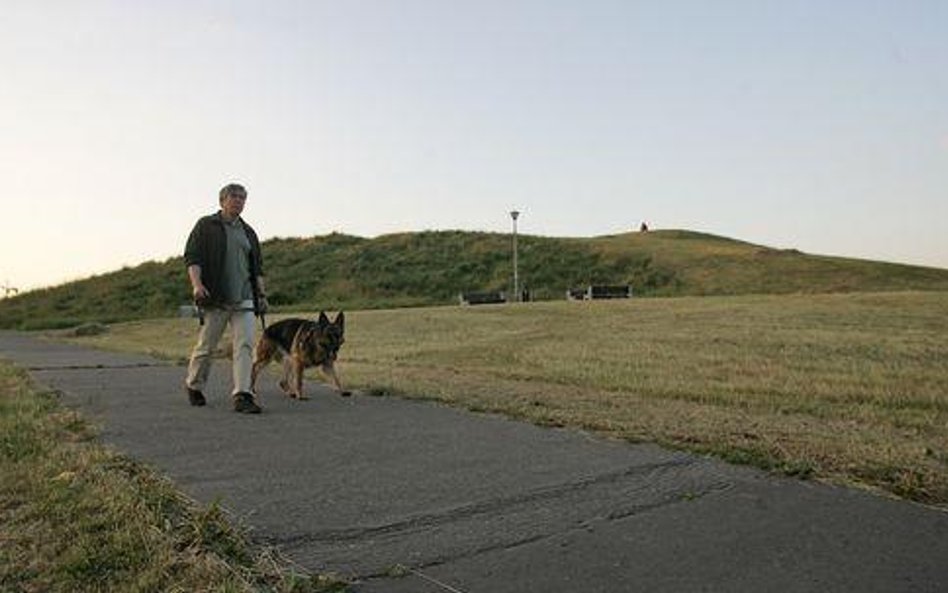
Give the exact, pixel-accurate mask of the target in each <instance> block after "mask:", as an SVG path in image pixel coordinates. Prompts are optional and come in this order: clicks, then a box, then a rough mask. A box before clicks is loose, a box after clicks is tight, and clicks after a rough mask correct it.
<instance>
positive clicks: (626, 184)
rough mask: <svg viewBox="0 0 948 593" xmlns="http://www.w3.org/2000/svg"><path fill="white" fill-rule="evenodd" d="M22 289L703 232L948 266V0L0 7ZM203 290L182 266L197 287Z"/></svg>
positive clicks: (443, 0) (0, 102)
mask: <svg viewBox="0 0 948 593" xmlns="http://www.w3.org/2000/svg"><path fill="white" fill-rule="evenodd" d="M0 73H2V82H0V184H2V185H0V200H2V205H3V206H2V218H0V220H2V233H0V283H3V286H13V287H16V288H19V289H20V290H21V291H22V290H27V289H32V288H38V287H43V286H51V285H56V284H60V283H63V282H67V281H72V280H76V279H80V278H84V277H87V276H90V275H93V274H100V273H105V272H110V271H114V270H117V269H120V268H122V267H124V266H135V265H137V264H140V263H142V262H145V261H151V260H157V261H164V260H165V259H167V258H169V257H172V256H176V255H180V254H181V253H182V251H183V249H184V242H185V239H186V237H187V234H188V233H189V231H190V230H191V227H192V226H193V225H194V222H195V221H196V220H197V218H198V217H200V216H202V215H204V214H209V213H212V212H214V211H216V209H217V205H218V204H217V192H218V190H219V189H220V188H221V187H222V186H223V185H225V184H226V183H229V182H232V181H234V182H239V183H243V184H244V185H245V186H246V187H247V189H248V190H249V199H248V201H247V205H246V208H245V210H244V218H245V219H246V220H247V221H248V222H249V223H250V224H251V225H253V226H254V228H255V229H256V230H257V232H258V233H259V235H260V236H261V238H263V239H266V238H271V237H310V236H314V235H324V234H327V233H331V232H340V233H346V234H351V235H358V236H362V237H375V236H379V235H383V234H388V233H397V232H411V231H423V230H448V229H463V230H476V231H488V232H510V231H511V227H512V221H511V218H510V215H509V212H510V211H511V210H518V211H520V212H521V215H520V218H519V220H518V222H517V224H518V232H519V233H521V234H529V235H544V236H556V237H566V236H569V237H589V236H597V235H606V234H613V233H620V232H628V231H631V230H633V229H637V228H638V227H639V225H640V223H642V222H643V221H647V222H648V224H649V225H650V226H651V227H652V228H654V229H672V228H675V229H690V230H695V231H702V232H707V233H713V234H716V235H722V236H726V237H731V238H735V239H740V240H743V241H748V242H751V243H756V244H761V245H766V246H770V247H776V248H784V249H789V248H794V249H799V250H801V251H804V252H806V253H813V254H821V255H836V256H843V257H853V258H861V259H871V260H881V261H890V262H902V263H910V264H916V265H924V266H934V267H940V268H948V232H946V231H948V228H946V227H948V195H946V193H948V2H944V1H943V0H931V1H923V0H891V1H873V0H858V1H857V0H831V1H826V0H799V1H794V2H787V1H785V0H715V1H713V2H712V1H707V0H703V1H697V0H694V1H688V0H668V1H658V0H654V1H636V0H569V1H567V0H542V1H541V0H463V1H462V0H336V1H320V0H310V1H304V0H299V1H290V0H259V1H246V0H234V1H226V2H225V1H209V0H187V1H184V0H163V1H162V2H153V1H150V0H116V1H98V0H88V1H84V0H0ZM185 282H186V278H185V274H184V270H183V269H182V283H185Z"/></svg>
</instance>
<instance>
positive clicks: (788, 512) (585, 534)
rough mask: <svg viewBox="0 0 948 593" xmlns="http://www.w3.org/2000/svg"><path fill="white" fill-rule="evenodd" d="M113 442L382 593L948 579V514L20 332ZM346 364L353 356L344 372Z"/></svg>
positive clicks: (313, 561) (772, 586) (678, 455)
mask: <svg viewBox="0 0 948 593" xmlns="http://www.w3.org/2000/svg"><path fill="white" fill-rule="evenodd" d="M0 358H5V359H8V360H11V361H13V362H14V363H16V364H18V365H20V366H22V367H25V368H28V369H30V372H31V374H32V375H33V376H34V378H35V379H36V380H37V381H38V382H39V383H41V384H44V385H46V386H48V387H50V388H51V389H55V390H57V391H59V392H61V393H62V397H63V399H64V401H65V403H66V404H67V405H71V406H76V407H78V408H79V409H80V410H82V411H83V412H84V413H85V414H86V415H87V416H88V417H89V418H91V419H92V420H93V421H95V422H96V423H98V424H99V425H100V426H101V438H102V440H103V441H105V442H106V443H108V444H110V445H113V446H114V447H116V448H118V449H120V450H122V451H123V452H125V453H127V454H128V455H131V456H132V457H135V458H137V459H139V460H142V461H145V462H147V463H149V464H151V465H152V466H154V467H156V468H158V469H159V470H160V471H162V472H164V473H165V474H167V475H168V476H170V477H171V478H172V479H174V480H175V482H176V483H177V484H178V485H179V486H180V487H181V489H182V490H183V491H184V492H186V493H187V494H189V495H190V496H192V497H194V498H195V499H197V500H198V501H200V502H203V503H209V502H212V501H220V502H221V504H222V505H223V506H225V507H226V508H228V509H230V510H231V511H232V512H233V513H234V514H235V515H236V516H237V517H238V518H240V520H241V521H242V522H244V523H245V524H246V525H247V526H249V527H250V528H251V536H252V537H254V538H255V539H257V541H260V542H264V543H267V544H270V545H274V546H276V547H278V548H279V549H280V550H281V551H282V552H283V553H284V554H285V555H287V556H288V557H289V558H291V559H292V560H294V561H295V562H296V563H298V564H300V565H301V566H303V567H305V568H306V569H308V570H311V571H328V572H333V573H335V574H337V575H339V576H342V577H345V578H349V579H352V580H353V581H354V582H355V585H354V587H353V589H354V590H355V591H357V592H362V593H376V592H393V593H399V592H405V593H408V592H411V593H436V592H438V593H440V592H443V591H463V592H464V593H469V592H474V591H485V592H491V593H501V592H518V593H525V592H534V591H535V592H541V591H543V592H551V591H584V592H593V591H602V592H616V591H649V592H652V591H659V592H660V591H676V592H677V591H761V590H768V591H829V590H832V591H860V592H863V591H943V590H945V589H946V588H948V562H946V561H945V558H948V513H945V512H943V511H940V510H936V509H932V508H928V507H924V506H921V505H916V504H911V503H907V502H903V501H896V500H891V499H887V498H883V497H880V496H876V495H873V494H870V493H867V492H863V491H859V490H854V489H847V488H839V487H832V486H828V485H824V484H820V483H814V482H803V481H797V480H793V479H787V478H780V477H775V476H770V475H767V474H765V473H763V472H759V471H756V470H753V469H749V468H741V467H734V466H730V465H727V464H724V463H722V462H719V461H715V460H712V459H707V458H704V457H700V456H695V455H691V454H686V453H682V452H675V451H668V450H664V449H661V448H659V447H656V446H653V445H647V444H637V445H630V444H627V443H622V442H616V441H609V440H604V439H601V438H597V437H594V436H591V435H588V434H586V433H583V432H580V431H573V430H562V429H549V428H541V427H536V426H532V425H528V424H524V423H520V422H515V421H512V420H507V419H504V418H501V417H498V416H492V415H484V414H473V413H470V412H465V411H462V410H457V409H452V408H448V407H444V406H440V405H436V404H431V403H423V402H416V401H407V400H401V399H396V398H387V397H370V396H365V395H361V394H358V393H357V394H356V395H355V396H354V397H352V398H340V397H338V396H337V395H335V394H334V393H333V392H332V391H331V390H330V389H329V388H327V387H325V386H323V385H322V384H319V383H313V382H310V383H308V384H307V387H306V388H307V392H308V393H309V394H310V395H311V396H312V398H313V399H311V400H309V401H304V402H297V401H293V400H290V399H288V398H285V397H284V396H282V394H280V392H279V389H278V388H277V386H276V383H275V380H274V376H272V375H270V376H266V377H263V378H262V379H261V383H260V385H259V387H260V398H259V399H260V401H261V403H262V405H263V407H264V413H263V414H261V415H259V416H247V415H239V414H235V413H234V412H232V411H231V407H230V398H229V395H228V388H227V380H228V378H227V373H228V372H229V364H228V363H227V362H226V361H219V362H218V363H217V364H215V367H214V373H213V375H212V383H211V385H210V387H209V389H208V390H207V396H208V405H207V406H206V407H204V408H193V407H191V406H189V405H188V403H187V398H186V396H185V394H184V392H183V387H182V382H183V377H184V372H185V370H184V368H183V367H179V366H174V365H171V364H168V363H163V362H160V361H156V360H153V359H151V358H149V357H146V356H138V355H127V354H114V353H105V352H101V351H96V350H92V349H87V348H82V347H78V346H74V345H66V344H58V343H52V342H45V341H41V340H39V339H37V338H35V337H32V336H28V335H24V334H18V333H11V332H0ZM340 367H341V371H342V373H343V375H344V373H345V360H344V359H343V360H342V361H341V363H340Z"/></svg>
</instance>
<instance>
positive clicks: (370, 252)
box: [0, 230, 948, 329]
mask: <svg viewBox="0 0 948 593" xmlns="http://www.w3.org/2000/svg"><path fill="white" fill-rule="evenodd" d="M518 239H519V240H518V255H519V273H520V281H521V285H522V286H525V287H528V288H529V289H530V290H531V292H532V294H533V296H534V298H535V299H537V300H552V299H562V298H564V296H565V293H566V290H567V289H569V288H572V287H580V286H585V285H588V284H631V285H632V286H633V289H634V292H635V294H636V295H638V296H685V295H737V294H785V293H800V292H802V293H828V292H872V291H894V290H895V291H898V290H948V270H944V269H939V268H925V267H919V266H908V265H900V264H889V263H881V262H873V261H864V260H855V259H846V258H838V257H824V256H816V255H807V254H803V253H800V252H798V251H796V250H778V249H771V248H768V247H762V246H759V245H753V244H750V243H745V242H741V241H736V240H733V239H728V238H724V237H718V236H714V235H708V234H703V233H696V232H690V231H679V230H668V231H651V232H648V233H626V234H619V235H610V236H603V237H593V238H556V237H540V236H531V235H521V236H520V237H519V238H518ZM263 249H264V260H265V267H266V269H267V285H268V287H269V290H270V302H271V305H273V306H274V308H275V309H277V310H281V309H282V310H292V309H310V310H312V309H320V308H325V309H342V308H345V309H369V308H390V307H403V306H420V305H438V304H449V303H453V302H457V296H458V293H460V292H462V291H472V290H478V291H481V290H505V291H509V290H510V285H511V278H512V268H511V240H510V236H509V235H507V234H499V233H478V232H465V231H425V232H420V233H400V234H393V235H384V236H381V237H377V238H374V239H365V238H360V237H353V236H348V235H341V234H336V233H334V234H331V235H325V236H316V237H310V238H303V239H270V240H268V241H266V242H264V244H263ZM189 299H190V291H189V289H188V285H187V280H186V277H185V272H184V264H183V262H182V259H181V258H171V259H169V260H167V261H164V262H148V263H144V264H141V265H139V266H136V267H133V268H123V269H121V270H118V271H116V272H112V273H108V274H103V275H99V276H94V277H91V278H88V279H84V280H80V281H77V282H71V283H68V284H64V285H61V286H57V287H53V288H48V289H43V290H36V291H31V292H28V293H24V294H22V295H20V296H17V297H14V298H10V299H4V300H2V301H0V327H2V328H20V329H34V328H52V327H69V326H73V325H78V324H80V323H83V322H89V321H97V322H103V323H110V322H115V321H125V320H132V319H141V318H149V317H167V316H171V315H174V314H175V311H176V309H177V307H178V306H179V305H182V304H187V303H188V302H189Z"/></svg>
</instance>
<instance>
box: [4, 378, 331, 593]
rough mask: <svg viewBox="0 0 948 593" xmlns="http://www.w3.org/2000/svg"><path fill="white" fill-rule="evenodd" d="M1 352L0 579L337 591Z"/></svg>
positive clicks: (85, 585) (126, 587)
mask: <svg viewBox="0 0 948 593" xmlns="http://www.w3.org/2000/svg"><path fill="white" fill-rule="evenodd" d="M94 437H95V431H94V430H93V429H92V428H91V427H90V426H89V425H88V424H86V423H85V422H84V421H83V419H82V418H81V417H80V416H79V415H78V414H76V413H75V412H73V411H69V410H66V409H63V408H61V407H60V406H59V404H58V401H57V398H56V395H55V394H53V393H49V392H42V391H40V390H38V389H37V388H36V387H35V386H33V385H31V384H30V383H29V381H28V380H27V377H26V375H25V373H23V372H21V371H17V370H15V369H13V368H12V367H11V366H9V365H7V364H2V363H0V477H2V479H0V590H3V591H24V592H27V591H54V592H55V591H62V592H70V593H72V592H83V591H89V592H92V591H116V592H126V591H127V592H133V591H142V592H145V591H182V592H183V591H218V592H233V593H238V592H250V591H281V592H287V593H289V592H299V593H304V592H316V591H341V590H343V589H344V584H343V583H341V582H337V581H333V580H332V579H327V578H325V577H312V576H309V575H306V574H305V573H303V572H301V571H298V570H295V569H294V568H293V567H292V565H291V564H289V563H288V562H287V561H286V560H284V559H282V558H280V557H278V556H277V555H276V554H275V553H274V552H273V551H272V550H268V549H259V548H255V547H253V546H251V545H250V544H249V543H248V540H247V538H246V536H245V534H244V532H243V530H242V529H241V528H239V527H234V525H235V522H234V521H233V518H232V517H229V516H228V515H227V514H226V513H225V512H224V511H223V510H222V509H221V508H220V507H218V506H217V505H213V504H212V505H209V506H205V507H202V506H200V505H198V504H197V503H195V502H194V501H192V500H190V499H188V498H186V497H185V496H183V495H182V494H181V493H179V492H178V491H177V490H176V489H175V488H174V487H173V485H172V484H171V483H170V482H169V481H168V480H167V479H165V478H163V477H161V476H160V475H158V474H156V473H154V472H153V471H151V470H150V469H148V468H147V467H144V466H142V465H140V464H138V463H136V462H134V461H133V460H131V459H128V458H126V457H123V456H121V455H119V454H117V453H115V452H113V451H110V450H108V449H106V448H104V447H102V446H100V445H98V444H97V443H96V441H95V438H94Z"/></svg>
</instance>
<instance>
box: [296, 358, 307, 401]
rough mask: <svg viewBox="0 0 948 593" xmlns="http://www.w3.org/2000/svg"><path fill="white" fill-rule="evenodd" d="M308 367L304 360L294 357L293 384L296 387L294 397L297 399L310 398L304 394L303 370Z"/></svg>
mask: <svg viewBox="0 0 948 593" xmlns="http://www.w3.org/2000/svg"><path fill="white" fill-rule="evenodd" d="M305 369H306V365H304V364H303V361H302V360H300V359H298V358H296V357H293V386H294V387H295V388H296V391H295V393H294V397H295V398H296V399H308V398H307V397H306V396H305V395H303V371H304V370H305Z"/></svg>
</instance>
